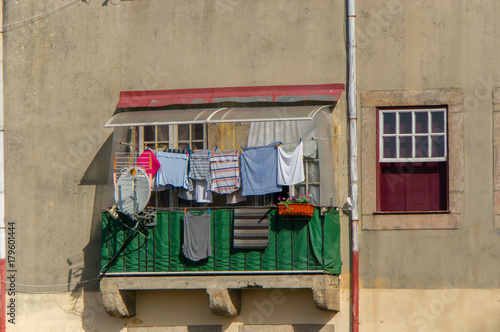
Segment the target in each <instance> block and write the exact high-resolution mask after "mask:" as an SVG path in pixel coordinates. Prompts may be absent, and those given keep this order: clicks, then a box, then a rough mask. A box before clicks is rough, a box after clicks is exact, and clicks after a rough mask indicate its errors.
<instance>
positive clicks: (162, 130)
mask: <svg viewBox="0 0 500 332" xmlns="http://www.w3.org/2000/svg"><path fill="white" fill-rule="evenodd" d="M156 133H157V135H158V137H157V140H159V141H168V140H169V137H168V126H157V127H156Z"/></svg>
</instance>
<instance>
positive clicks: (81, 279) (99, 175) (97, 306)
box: [67, 135, 122, 332]
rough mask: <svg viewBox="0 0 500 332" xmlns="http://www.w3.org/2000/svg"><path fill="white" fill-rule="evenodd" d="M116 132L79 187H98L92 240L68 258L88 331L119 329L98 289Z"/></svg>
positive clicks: (74, 291)
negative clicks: (104, 218) (109, 178)
mask: <svg viewBox="0 0 500 332" xmlns="http://www.w3.org/2000/svg"><path fill="white" fill-rule="evenodd" d="M112 146H113V135H110V136H109V137H108V138H107V139H106V140H105V142H104V143H103V144H102V146H101V148H100V149H99V151H98V152H97V154H96V155H95V157H94V159H93V160H92V162H91V163H90V165H89V167H88V168H87V170H86V171H85V173H84V174H83V176H82V178H81V179H80V183H79V185H80V186H95V195H94V204H93V211H92V221H91V226H90V236H89V242H88V244H87V245H86V246H85V248H83V253H80V254H77V255H73V256H71V257H68V259H67V261H68V265H69V267H68V270H69V271H68V284H69V291H71V296H72V297H73V298H74V300H75V303H79V304H80V306H81V305H82V303H81V301H82V298H83V308H82V307H80V310H78V313H79V315H80V316H81V319H82V328H83V329H84V330H85V331H97V330H100V328H99V326H103V325H104V326H106V328H105V330H106V331H111V332H113V331H120V330H121V328H122V326H121V324H120V321H119V320H116V319H113V318H112V317H110V316H108V315H107V314H106V313H105V311H104V306H103V304H102V300H101V294H100V292H99V282H98V281H97V278H98V276H99V271H100V269H101V264H100V261H101V252H100V247H101V210H102V209H104V208H106V207H107V205H106V204H108V205H109V204H110V202H109V196H108V195H110V191H109V190H108V174H109V168H110V163H111V153H112Z"/></svg>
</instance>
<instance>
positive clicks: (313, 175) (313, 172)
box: [306, 161, 319, 182]
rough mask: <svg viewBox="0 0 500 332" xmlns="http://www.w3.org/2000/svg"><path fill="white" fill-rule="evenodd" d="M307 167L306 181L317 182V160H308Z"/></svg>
mask: <svg viewBox="0 0 500 332" xmlns="http://www.w3.org/2000/svg"><path fill="white" fill-rule="evenodd" d="M307 164H308V167H307V177H306V179H307V180H306V181H307V182H319V161H309V162H308V163H307Z"/></svg>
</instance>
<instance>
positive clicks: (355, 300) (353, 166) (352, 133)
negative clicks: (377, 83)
mask: <svg viewBox="0 0 500 332" xmlns="http://www.w3.org/2000/svg"><path fill="white" fill-rule="evenodd" d="M354 2H355V0H347V52H348V57H347V68H348V72H349V78H348V80H349V81H348V88H347V103H348V104H347V105H348V109H349V155H350V160H349V166H350V169H349V171H350V178H351V179H350V180H351V200H352V207H351V222H352V224H351V225H352V247H351V250H352V261H351V268H352V278H351V282H352V285H351V305H352V310H351V314H352V316H351V318H352V321H351V324H352V331H353V332H358V331H359V234H358V231H359V217H358V139H357V94H356V39H355V33H354V28H355V23H356V11H355V7H354Z"/></svg>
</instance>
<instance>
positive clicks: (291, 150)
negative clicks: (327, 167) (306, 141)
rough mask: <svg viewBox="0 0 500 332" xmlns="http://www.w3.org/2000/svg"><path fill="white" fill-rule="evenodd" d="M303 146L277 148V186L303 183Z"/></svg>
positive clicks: (280, 146)
mask: <svg viewBox="0 0 500 332" xmlns="http://www.w3.org/2000/svg"><path fill="white" fill-rule="evenodd" d="M303 159H304V146H303V142H302V141H300V143H299V144H298V145H295V144H293V145H292V146H291V147H290V146H283V145H279V146H278V184H279V185H282V186H291V185H294V184H297V183H300V182H303V181H304V179H305V178H304V162H303Z"/></svg>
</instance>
